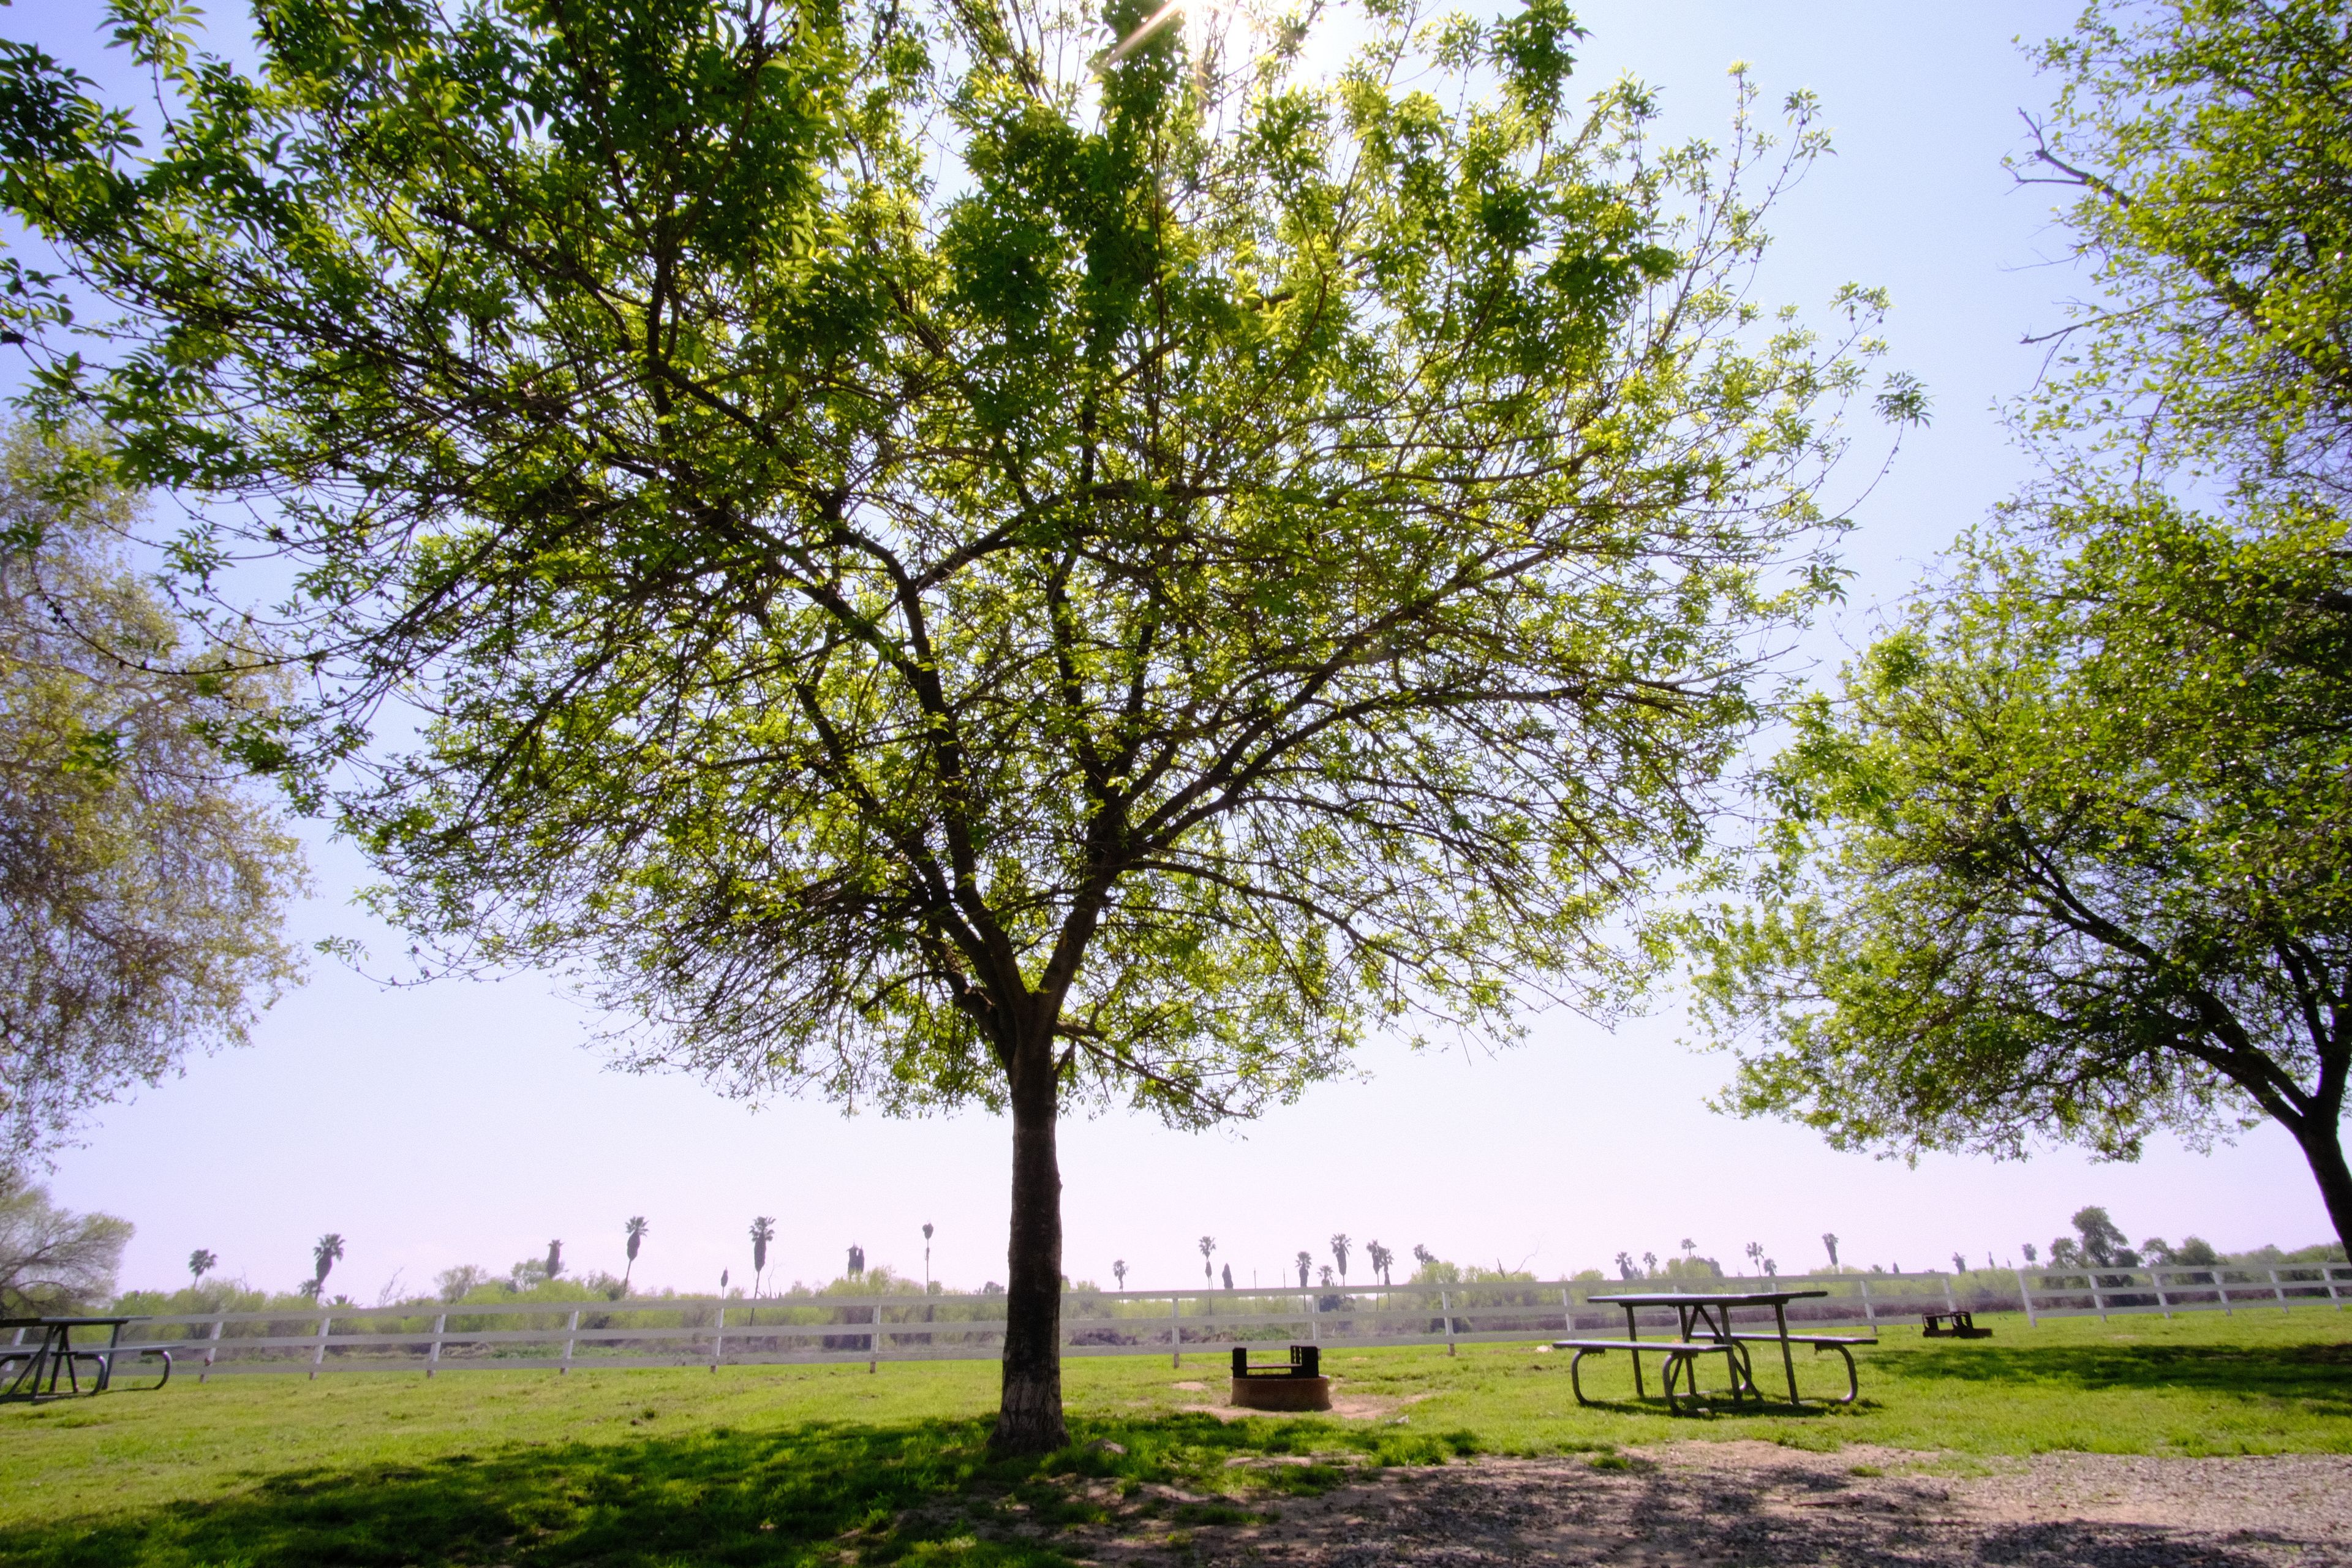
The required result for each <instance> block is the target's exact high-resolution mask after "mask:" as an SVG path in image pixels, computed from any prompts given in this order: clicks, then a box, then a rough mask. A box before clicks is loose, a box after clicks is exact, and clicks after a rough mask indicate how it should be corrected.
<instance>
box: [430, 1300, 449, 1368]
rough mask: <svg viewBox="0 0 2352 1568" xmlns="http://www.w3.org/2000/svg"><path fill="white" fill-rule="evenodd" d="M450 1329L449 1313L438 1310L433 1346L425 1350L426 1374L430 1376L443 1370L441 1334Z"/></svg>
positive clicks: (434, 1323)
mask: <svg viewBox="0 0 2352 1568" xmlns="http://www.w3.org/2000/svg"><path fill="white" fill-rule="evenodd" d="M448 1331H449V1314H448V1313H446V1312H436V1313H435V1314H434V1317H433V1348H432V1349H430V1350H428V1351H426V1352H425V1376H426V1377H427V1378H430V1377H431V1376H432V1375H433V1374H434V1373H436V1372H438V1371H440V1370H441V1336H442V1335H443V1334H445V1333H447V1332H448Z"/></svg>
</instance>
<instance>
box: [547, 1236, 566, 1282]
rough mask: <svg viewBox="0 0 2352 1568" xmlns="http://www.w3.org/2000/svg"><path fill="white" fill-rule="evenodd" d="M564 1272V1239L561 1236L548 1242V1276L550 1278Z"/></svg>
mask: <svg viewBox="0 0 2352 1568" xmlns="http://www.w3.org/2000/svg"><path fill="white" fill-rule="evenodd" d="M562 1272H563V1241H562V1237H557V1238H556V1239H555V1240H553V1241H551V1242H549V1243H548V1244H547V1277H548V1278H549V1279H554V1278H555V1277H556V1276H557V1275H559V1274H561V1273H562Z"/></svg>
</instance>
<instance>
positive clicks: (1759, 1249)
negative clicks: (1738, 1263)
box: [1748, 1241, 1764, 1268]
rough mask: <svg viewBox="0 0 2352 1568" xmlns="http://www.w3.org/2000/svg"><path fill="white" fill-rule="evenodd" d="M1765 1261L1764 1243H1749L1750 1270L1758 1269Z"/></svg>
mask: <svg viewBox="0 0 2352 1568" xmlns="http://www.w3.org/2000/svg"><path fill="white" fill-rule="evenodd" d="M1763 1261H1764V1244H1763V1243H1762V1242H1760V1241H1751V1242H1749V1243H1748V1267H1749V1268H1756V1267H1758V1266H1759V1265H1760V1264H1761V1263H1762V1262H1763Z"/></svg>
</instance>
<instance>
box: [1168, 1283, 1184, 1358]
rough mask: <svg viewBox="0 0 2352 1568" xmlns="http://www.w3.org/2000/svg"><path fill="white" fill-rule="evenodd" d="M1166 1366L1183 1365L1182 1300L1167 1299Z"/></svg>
mask: <svg viewBox="0 0 2352 1568" xmlns="http://www.w3.org/2000/svg"><path fill="white" fill-rule="evenodd" d="M1168 1364H1169V1365H1170V1366H1182V1365H1183V1364H1184V1298H1183V1297H1181V1296H1171V1297H1169V1298H1168Z"/></svg>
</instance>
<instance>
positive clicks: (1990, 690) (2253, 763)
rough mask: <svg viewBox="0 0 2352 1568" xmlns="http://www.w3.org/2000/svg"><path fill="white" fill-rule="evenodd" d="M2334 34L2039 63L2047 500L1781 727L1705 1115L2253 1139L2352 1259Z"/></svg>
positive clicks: (2260, 21)
mask: <svg viewBox="0 0 2352 1568" xmlns="http://www.w3.org/2000/svg"><path fill="white" fill-rule="evenodd" d="M2339 13H2340V7H2339V6H2333V5H2317V4H2278V5H2263V6H2245V5H2219V4H2201V3H2195V0H2171V3H2169V4H2167V5H2152V6H2132V7H2125V6H2112V5H2095V6H2094V7H2093V8H2092V9H2091V10H2090V11H2089V12H2087V13H2086V14H2085V16H2084V18H2083V20H2082V21H2081V22H2080V23H2079V24H2078V26H2077V28H2076V30H2075V32H2074V34H2073V35H2072V36H2070V37H2066V38H2063V39H2060V40H2057V41H2055V42H2053V44H2051V45H2050V46H2048V47H2047V48H2046V50H2045V51H2044V56H2043V58H2044V63H2045V64H2046V65H2047V66H2048V67H2049V68H2052V69H2053V70H2054V71H2056V72H2058V73H2059V74H2060V75H2061V77H2062V78H2063V83H2064V86H2063V90H2062V92H2061V95H2060V97H2059V100H2058V104H2057V110H2056V112H2055V113H2054V115H2053V117H2052V119H2051V121H2049V122H2048V123H2046V124H2042V123H2037V124H2035V125H2034V126H2033V128H2032V142H2031V143H2030V145H2029V149H2028V151H2027V153H2025V154H2024V155H2023V156H2022V157H2021V158H2020V159H2019V161H2018V169H2019V173H2020V174H2021V177H2022V178H2026V179H2029V180H2034V181H2043V180H2047V181H2052V182H2056V183H2058V184H2062V185H2063V187H2065V188H2067V189H2069V190H2070V191H2071V192H2073V193H2074V198H2075V200H2074V205H2073V207H2071V208H2070V209H2069V211H2068V213H2067V217H2068V220H2069V222H2070V223H2071V224H2072V226H2074V231H2075V233H2076V234H2077V236H2078V237H2079V238H2080V247H2081V251H2082V254H2083V255H2084V258H2086V259H2087V260H2088V261H2089V262H2090V263H2091V264H2092V266H2093V268H2095V275H2096V277H2097V280H2098V282H2099V284H2100V285H2101V288H2102V289H2103V291H2104V292H2103V297H2102V298H2101V300H2099V301H2098V302H2097V303H2096V304H2095V305H2090V306H2085V307H2083V308H2082V309H2081V310H2079V311H2078V313H2077V314H2076V316H2075V317H2074V320H2073V321H2071V322H2070V323H2069V324H2068V325H2067V326H2066V327H2065V328H2064V330H2063V331H2060V332H2057V333H2053V334H2052V335H2051V337H2050V339H2049V340H2048V341H2049V342H2051V344H2052V354H2053V363H2052V366H2051V374H2049V375H2047V376H2046V377H2045V378H2044V379H2043V381H2042V384H2041V385H2040V387H2039V389H2038V390H2037V391H2036V393H2035V394H2034V395H2033V397H2032V400H2031V401H2030V402H2029V403H2028V404H2027V405H2024V407H2023V408H2022V409H2021V419H2020V426H2021V432H2022V433H2023V434H2024V436H2025V437H2026V438H2027V439H2029V440H2030V441H2031V442H2032V443H2033V444H2034V446H2035V447H2037V448H2038V450H2039V451H2040V452H2041V454H2042V457H2043V458H2044V459H2045V468H2044V477H2043V478H2042V480H2040V481H2039V482H2038V483H2036V484H2035V485H2034V486H2032V488H2031V489H2029V490H2028V491H2027V492H2026V493H2024V494H2022V495H2021V496H2020V497H2018V498H2017V499H2016V500H2014V501H2013V502H2012V503H2011V505H2009V506H2008V507H2006V508H2005V509H2003V510H2002V511H2001V513H2000V515H1999V516H1998V517H1997V518H1996V519H1995V520H1994V521H1993V523H1992V524H1991V525H1990V526H1989V527H1988V528H1986V529H1985V530H1983V531H1980V532H1979V533H1976V534H1974V535H1972V536H1970V537H1969V538H1967V539H1965V540H1963V541H1962V542H1961V543H1960V545H1959V546H1958V549H1957V550H1956V551H1955V552H1954V554H1953V557H1952V559H1951V560H1950V562H1949V563H1948V569H1947V571H1946V572H1945V573H1944V574H1942V576H1941V579H1940V581H1939V582H1937V584H1935V587H1934V591H1933V592H1931V593H1929V594H1927V595H1922V596H1921V598H1920V600H1919V601H1918V602H1917V603H1916V604H1915V605H1914V606H1913V607H1912V609H1911V610H1910V612H1909V613H1908V615H1907V616H1906V617H1905V618H1904V619H1903V621H1902V622H1901V623H1900V624H1899V625H1897V626H1895V627H1894V628H1893V629H1891V630H1890V631H1889V632H1887V634H1886V635H1885V636H1884V637H1881V638H1880V639H1879V640H1878V641H1877V642H1876V643H1875V644H1874V645H1873V646H1872V647H1869V648H1868V649H1867V650H1866V651H1865V653H1864V655H1863V657H1862V658H1860V659H1859V660H1858V661H1857V662H1856V663H1855V664H1854V665H1853V667H1852V668H1850V669H1849V670H1848V671H1847V672H1846V676H1845V679H1844V682H1843V690H1842V691H1840V692H1839V693H1837V694H1836V695H1835V696H1833V697H1832V696H1823V697H1821V698H1818V699H1816V700H1813V701H1812V702H1811V704H1810V705H1809V706H1807V707H1806V708H1804V709H1803V710H1801V713H1800V714H1799V716H1798V719H1797V722H1796V724H1795V733H1794V737H1793V741H1792V743H1791V744H1790V746H1789V748H1788V749H1787V750H1786V751H1785V752H1782V753H1781V755H1780V757H1779V759H1778V760H1777V762H1776V763H1775V764H1774V765H1773V767H1772V768H1771V770H1770V772H1769V787H1770V790H1771V792H1772V795H1771V798H1772V804H1773V805H1774V808H1775V810H1774V813H1773V818H1772V821H1771V824H1770V827H1769V831H1768V833H1767V834H1766V836H1765V837H1764V839H1763V840H1762V853H1761V854H1760V855H1759V858H1758V859H1757V860H1756V861H1755V862H1754V863H1753V864H1752V865H1751V866H1750V867H1749V868H1748V872H1749V873H1751V874H1752V875H1751V876H1750V877H1749V879H1748V880H1746V881H1745V883H1744V888H1743V890H1744V891H1745V892H1747V893H1748V895H1749V897H1748V899H1747V900H1744V901H1742V902H1740V903H1737V904H1727V905H1724V906H1721V907H1718V908H1717V909H1716V910H1714V911H1713V912H1712V913H1710V914H1708V915H1706V916H1703V917H1700V918H1696V919H1695V920H1694V921H1692V923H1691V927H1690V931H1691V934H1692V938H1693V947H1694V951H1695V952H1696V956H1697V960H1698V962H1697V970H1698V976H1697V978H1698V984H1699V1001H1700V1017H1701V1021H1702V1025H1703V1026H1704V1027H1705V1028H1706V1030H1707V1031H1708V1032H1709V1033H1711V1034H1712V1036H1713V1037H1714V1038H1715V1039H1716V1040H1717V1042H1718V1043H1723V1044H1729V1045H1734V1046H1736V1047H1738V1048H1739V1049H1740V1050H1741V1060H1740V1063H1739V1070H1738V1079H1737V1081H1736V1083H1735V1085H1734V1086H1733V1088H1732V1089H1731V1090H1730V1091H1729V1094H1728V1096H1727V1100H1728V1102H1729V1103H1730V1105H1731V1106H1732V1107H1733V1108H1735V1109H1737V1110H1740V1111H1742V1112H1745V1113H1748V1114H1758V1113H1771V1114H1780V1115H1786V1116H1791V1117H1794V1118H1796V1119H1798V1120H1801V1121H1805V1122H1807V1123H1809V1124H1811V1125H1812V1126H1815V1127H1817V1128H1819V1129H1821V1130H1822V1131H1824V1132H1825V1133H1827V1134H1828V1135H1829V1137H1830V1140H1831V1141H1832V1143H1834V1144H1837V1145H1838V1146H1841V1147H1868V1148H1878V1149H1884V1150H1889V1151H1893V1152H1902V1153H1905V1154H1906V1155H1916V1153H1917V1152H1921V1151H1923V1150H1938V1149H1940V1150H1964V1151H1973V1152H1990V1153H1992V1154H1995V1155H2000V1156H2014V1155H2019V1154H2021V1153H2023V1152H2025V1151H2026V1150H2027V1149H2028V1148H2029V1147H2030V1146H2031V1145H2032V1144H2033V1143H2034V1142H2039V1141H2053V1142H2071V1143H2075V1144H2080V1145H2084V1146H2086V1147H2088V1148H2090V1149H2092V1150H2094V1151H2095V1152H2097V1153H2099V1154H2101V1155H2104V1156H2106V1157H2110V1158H2116V1159H2130V1158H2133V1157H2134V1156H2136V1155H2137V1153H2138V1152H2139V1150H2140V1148H2141V1146H2142V1143H2143V1142H2144V1140H2145V1139H2146V1138H2147V1135H2148V1134H2149V1133H2150V1132H2151V1131H2157V1130H2158V1129H2164V1130H2168V1131H2173V1132H2175V1133H2177V1134H2179V1135H2180V1136H2182V1137H2184V1138H2186V1139H2187V1140H2189V1142H2191V1143H2192V1144H2196V1145H2202V1144H2204V1143H2206V1142H2210V1140H2211V1139H2213V1138H2215V1137H2217V1136H2224V1137H2225V1136H2227V1135H2229V1134H2230V1133H2231V1132H2233V1131H2240V1130H2242V1129H2245V1128H2248V1127H2252V1126H2254V1125H2256V1124H2258V1123H2259V1122H2260V1121H2262V1120H2263V1119H2264V1118H2268V1119H2270V1120H2273V1121H2276V1122H2277V1123H2278V1124H2279V1125H2280V1126H2282V1127H2284V1129H2285V1130H2286V1131H2288V1132H2289V1133H2290V1134H2292V1135H2293V1136H2294V1139H2295V1141H2296V1142H2297V1143H2298V1144H2299V1145H2300V1147H2301V1149H2302V1151H2303V1152H2304V1154H2305V1158H2306V1160H2307V1161H2308V1163H2309V1164H2310V1167H2311V1170H2312V1173H2313V1175H2314V1176H2315V1179H2316V1180H2317V1182H2318V1184H2319V1188H2320V1192H2321V1194H2322V1197H2323V1199H2324V1200H2325V1202H2326V1206H2327V1210H2328V1214H2329V1216H2330V1218H2331V1221H2332V1222H2333V1224H2334V1226H2335V1227H2336V1234H2337V1236H2338V1237H2344V1238H2352V1169H2347V1163H2346V1160H2345V1154H2344V1149H2343V1142H2342V1136H2341V1124H2342V1118H2343V1111H2344V1095H2345V1088H2346V1077H2347V1068H2352V554H2347V549H2346V542H2345V523H2344V517H2343V511H2342V505H2341V503H2342V499H2343V496H2344V494H2345V490H2346V483H2347V468H2346V463H2345V458H2346V455H2347V430H2352V421H2347V409H2352V377H2347V374H2346V366H2347V361H2346V358H2345V349H2346V339H2345V332H2344V325H2343V323H2344V322H2345V321H2346V320H2347V311H2346V310H2345V309H2343V306H2344V304H2345V303H2346V300H2345V295H2346V292H2347V279H2352V273H2347V270H2346V268H2345V267H2344V264H2343V262H2342V259H2341V258H2342V257H2343V255H2344V253H2345V250H2346V246H2345V243H2344V239H2345V232H2346V229H2347V226H2352V203H2347V198H2346V195H2345V192H2346V191H2347V189H2352V184H2347V181H2346V179H2345V174H2346V173H2347V162H2352V157H2348V156H2347V151H2346V149H2345V147H2344V145H2343V144H2342V142H2341V139H2340V137H2338V136H2336V135H2335V132H2334V131H2333V130H2332V129H2331V128H2333V127H2336V126H2338V125H2340V123H2341V116H2340V114H2338V113H2336V112H2335V111H2334V110H2332V109H2330V107H2329V106H2330V105H2332V104H2334V103H2336V102H2339V101H2341V99H2342V95H2343V94H2344V92H2345V90H2346V89H2347V85H2352V71H2347V58H2352V49H2347V44H2346V40H2345V37H2344V30H2343V27H2342V25H2341V21H2340V16H2339ZM2331 17H2334V18H2337V19H2336V20H2332V21H2331V19H2330V18H2331ZM2030 1256H2031V1255H2030V1254H2029V1257H2030Z"/></svg>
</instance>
